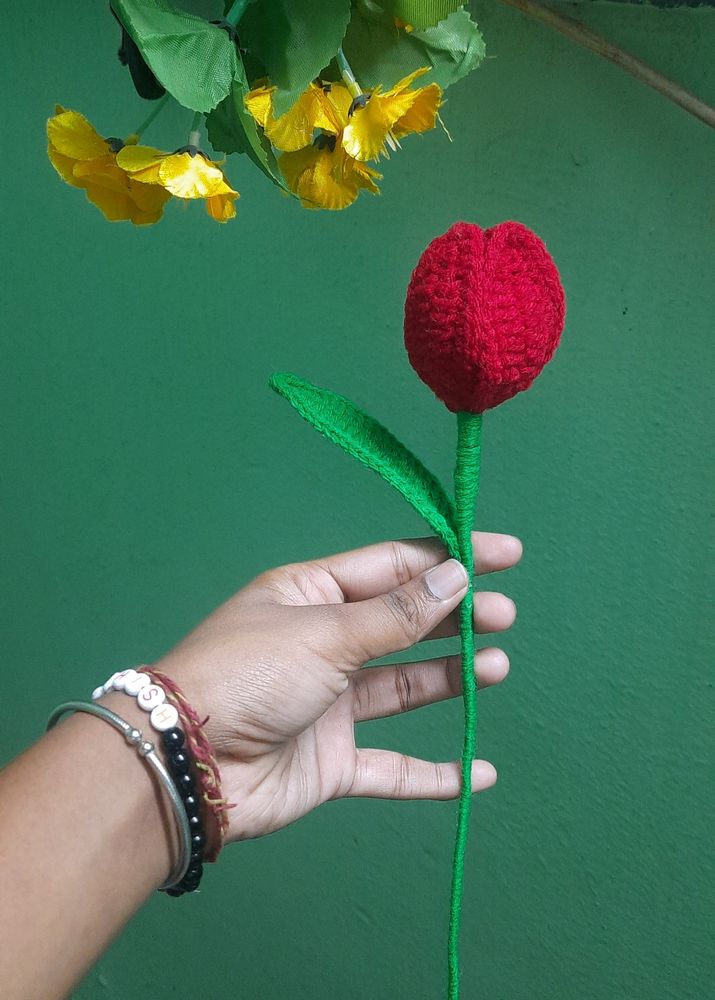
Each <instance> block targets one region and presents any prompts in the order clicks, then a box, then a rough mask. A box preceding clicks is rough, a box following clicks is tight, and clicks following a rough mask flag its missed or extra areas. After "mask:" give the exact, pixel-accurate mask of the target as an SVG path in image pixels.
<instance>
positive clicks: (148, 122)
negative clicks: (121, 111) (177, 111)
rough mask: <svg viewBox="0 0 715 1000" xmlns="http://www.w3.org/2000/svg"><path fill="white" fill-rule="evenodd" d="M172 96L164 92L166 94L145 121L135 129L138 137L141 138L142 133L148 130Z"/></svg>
mask: <svg viewBox="0 0 715 1000" xmlns="http://www.w3.org/2000/svg"><path fill="white" fill-rule="evenodd" d="M170 97H171V94H164V96H163V97H162V98H161V99H160V100H159V101H157V103H156V106H155V107H153V108H152V109H151V111H150V112H149V114H148V115H147V116H146V118H145V119H144V121H143V122H142V123H141V125H140V126H139V128H137V129H135V130H134V135H135V136H136V137H137V139H141V137H142V133H144V132H146V130H147V129H148V128H149V126H150V125H151V123H152V122H153V121H154V119H155V118H157V117H158V116H159V115H160V114H161V112H162V111H163V110H164V108H165V107H166V103H167V101H168V100H169V98H170Z"/></svg>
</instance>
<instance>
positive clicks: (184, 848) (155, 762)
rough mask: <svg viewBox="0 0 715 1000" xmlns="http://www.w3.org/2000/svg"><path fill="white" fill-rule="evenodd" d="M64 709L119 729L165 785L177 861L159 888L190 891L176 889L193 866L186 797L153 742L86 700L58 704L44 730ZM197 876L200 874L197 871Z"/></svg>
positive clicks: (114, 714) (51, 725)
mask: <svg viewBox="0 0 715 1000" xmlns="http://www.w3.org/2000/svg"><path fill="white" fill-rule="evenodd" d="M67 712H86V713H87V714H88V715H96V716H97V718H99V719H104V721H105V722H108V723H109V724H110V726H113V727H114V728H115V729H116V730H118V731H119V732H120V733H121V734H122V735H123V736H124V738H125V740H126V741H127V743H128V744H129V745H130V746H133V747H134V748H135V749H136V751H137V753H138V754H139V756H140V757H141V758H142V759H143V760H145V761H146V762H147V764H148V765H149V766H150V767H151V768H153V770H154V772H155V773H156V775H157V776H158V778H159V780H160V781H161V783H162V784H163V785H164V788H165V790H166V793H167V795H168V796H169V799H170V801H171V806H172V809H173V811H174V817H175V819H176V825H177V827H178V830H179V840H180V850H179V860H178V861H177V863H176V867H175V868H174V871H173V872H172V873H171V875H170V876H169V878H168V879H167V880H166V882H164V884H163V885H161V886H160V887H159V888H160V890H161V891H164V892H167V893H168V894H169V895H172V896H173V895H182V894H183V892H184V891H191V890H185V889H183V888H179V885H180V883H181V882H182V880H183V879H185V878H186V876H187V874H188V873H189V870H190V868H191V867H192V864H194V865H195V862H193V858H194V857H195V851H196V848H195V847H194V846H193V844H192V841H193V840H194V839H195V837H192V833H191V828H190V820H189V816H188V814H187V810H186V808H185V807H184V801H185V800H182V798H181V796H180V794H179V791H178V788H177V785H176V784H175V783H174V780H173V779H172V777H171V775H170V774H169V772H168V770H167V769H166V767H165V766H164V764H163V762H162V761H161V759H160V758H159V756H158V755H157V753H156V751H155V749H154V744H153V743H150V742H149V741H147V740H145V739H144V737H143V735H142V733H141V731H140V730H139V729H135V728H134V726H131V725H130V724H129V723H128V722H127V721H126V720H125V719H122V718H121V716H119V715H117V714H116V712H112V711H111V710H110V709H108V708H105V707H104V705H97V704H95V703H93V702H86V701H67V702H65V703H64V704H63V705H59V706H58V707H57V708H56V709H55V710H54V712H53V713H52V715H51V716H50V718H49V719H48V722H47V729H52V728H53V727H54V726H55V725H57V723H58V722H59V720H60V718H61V717H62V716H63V715H65V714H66V713H67ZM179 732H180V730H179ZM181 737H182V743H181V744H179V748H180V747H181V745H182V744H183V733H181ZM188 777H189V781H190V782H191V784H192V786H193V779H192V778H191V776H190V775H189V776H188ZM201 848H203V833H201V834H200V846H199V848H198V849H199V850H200V849H201ZM198 877H199V878H200V877H201V876H200V873H199V876H198ZM196 885H197V886H198V880H197V881H196Z"/></svg>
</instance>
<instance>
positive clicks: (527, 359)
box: [405, 222, 565, 413]
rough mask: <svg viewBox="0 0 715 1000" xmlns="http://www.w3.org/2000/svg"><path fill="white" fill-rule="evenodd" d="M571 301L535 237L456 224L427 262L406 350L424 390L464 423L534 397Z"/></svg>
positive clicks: (420, 270) (422, 262)
mask: <svg viewBox="0 0 715 1000" xmlns="http://www.w3.org/2000/svg"><path fill="white" fill-rule="evenodd" d="M564 316H565V303H564V293H563V288H562V287H561V281H560V279H559V273H558V271H557V269H556V265H555V264H554V262H553V260H552V259H551V256H550V254H549V252H548V250H547V249H546V247H545V246H544V244H543V243H542V241H541V240H540V239H539V237H538V236H537V235H536V234H535V233H532V231H531V230H530V229H527V228H526V226H523V225H522V224H521V223H519V222H502V223H500V224H499V225H498V226H494V227H493V228H492V229H486V230H485V229H481V228H480V227H479V226H477V225H473V224H471V223H468V222H457V223H456V224H455V225H454V226H452V227H451V229H449V230H448V231H447V232H446V233H444V234H443V235H442V236H438V237H437V238H436V239H434V240H433V241H432V242H431V243H430V244H429V246H428V247H427V249H426V250H425V251H424V253H423V254H422V256H421V257H420V259H419V262H418V264H417V267H416V268H415V270H414V272H413V274H412V278H411V280H410V284H409V288H408V290H407V298H406V301H405V346H406V348H407V353H408V355H409V358H410V363H411V364H412V367H413V368H414V369H415V371H416V372H417V374H418V375H419V377H420V378H421V379H422V381H423V382H426V383H427V385H428V386H429V387H430V388H431V389H432V391H433V392H434V393H435V395H436V396H438V397H439V398H440V399H441V400H442V401H443V402H444V403H445V404H446V406H447V407H448V408H449V409H450V410H452V411H453V412H455V413H457V412H459V411H460V410H464V411H467V412H471V413H482V412H483V411H484V410H489V409H491V408H492V407H494V406H498V405H499V403H503V402H504V401H505V400H507V399H511V397H512V396H515V395H516V393H517V392H521V391H522V390H523V389H528V388H529V386H530V385H531V383H532V382H533V381H534V379H535V378H536V376H537V375H538V374H539V372H540V371H541V369H542V368H543V367H544V365H545V364H546V363H547V362H548V361H549V360H550V359H551V357H552V356H553V353H554V351H555V350H556V348H557V346H558V343H559V339H560V337H561V331H562V330H563V325H564Z"/></svg>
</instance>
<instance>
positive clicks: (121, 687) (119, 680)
mask: <svg viewBox="0 0 715 1000" xmlns="http://www.w3.org/2000/svg"><path fill="white" fill-rule="evenodd" d="M110 691H124V693H125V694H128V695H131V696H132V697H133V698H136V700H137V704H138V705H139V707H140V708H141V709H143V710H144V711H145V712H149V721H150V722H151V724H152V726H153V728H154V729H156V730H157V732H160V733H165V732H166V731H167V730H169V729H174V728H175V726H176V725H177V724H178V722H179V713H178V712H177V710H176V708H175V707H174V706H173V705H171V704H168V703H167V701H166V692H165V691H164V688H163V687H161V686H160V685H159V684H153V683H152V679H151V677H149V676H148V675H147V674H140V673H139V672H138V671H137V670H134V669H133V668H131V667H130V668H129V669H128V670H118V671H117V672H116V673H114V674H112V676H111V677H109V678H108V679H107V680H106V681H105V682H104V684H100V686H99V687H96V688H95V689H94V691H93V692H92V701H97V700H98V699H99V698H101V697H102V696H103V695H105V694H108V693H109V692H110Z"/></svg>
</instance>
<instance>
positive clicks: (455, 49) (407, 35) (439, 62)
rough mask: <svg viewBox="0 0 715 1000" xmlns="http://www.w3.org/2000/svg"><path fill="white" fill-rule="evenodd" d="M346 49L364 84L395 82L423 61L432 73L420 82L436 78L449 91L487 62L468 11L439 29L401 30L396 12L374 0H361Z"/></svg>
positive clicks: (349, 29) (353, 68)
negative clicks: (456, 83) (388, 9)
mask: <svg viewBox="0 0 715 1000" xmlns="http://www.w3.org/2000/svg"><path fill="white" fill-rule="evenodd" d="M343 49H344V51H345V55H346V56H347V59H348V62H349V63H350V66H351V67H352V70H353V72H354V73H355V76H356V77H357V78H358V80H359V82H360V85H361V86H362V87H364V88H366V89H370V88H372V87H376V86H377V85H378V84H379V83H381V84H382V85H383V86H385V87H391V86H392V85H393V84H394V83H396V82H397V81H398V80H400V79H402V77H403V76H407V75H408V74H410V73H413V72H414V71H415V70H416V69H419V68H420V67H421V66H430V67H431V68H432V72H431V73H429V74H426V75H425V76H424V77H423V78H422V79H421V80H420V86H423V85H424V84H427V83H431V82H435V83H438V84H439V85H440V87H441V88H442V89H443V90H445V89H446V88H447V87H449V86H450V85H451V84H453V83H455V82H456V81H457V80H461V78H462V77H463V76H466V75H467V73H471V71H472V70H473V69H476V67H477V66H478V65H479V64H480V63H481V61H482V59H483V58H484V52H485V47H484V39H483V38H482V35H481V32H480V31H479V28H478V27H477V26H476V24H475V23H474V21H472V19H471V18H470V16H469V14H468V13H467V11H466V10H458V11H455V13H453V14H450V15H449V17H447V18H445V20H443V21H440V22H439V24H437V25H435V27H433V28H426V29H425V30H424V31H411V32H407V31H401V30H400V29H398V28H396V27H395V24H394V21H393V19H392V17H390V16H388V15H386V14H385V12H384V11H383V10H382V8H380V7H378V6H377V4H376V3H374V2H371V0H360V2H359V3H358V5H357V6H356V7H355V9H354V11H353V17H352V20H351V21H350V25H349V27H348V30H347V34H346V35H345V41H344V42H343Z"/></svg>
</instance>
